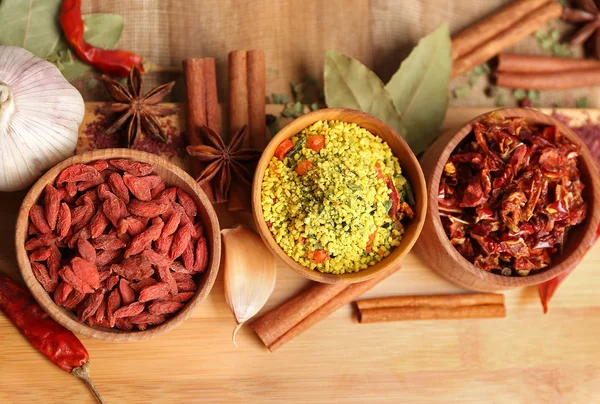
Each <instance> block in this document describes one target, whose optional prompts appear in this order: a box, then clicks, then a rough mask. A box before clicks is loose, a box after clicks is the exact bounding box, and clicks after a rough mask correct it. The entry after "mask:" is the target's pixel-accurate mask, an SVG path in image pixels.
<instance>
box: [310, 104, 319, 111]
mask: <svg viewBox="0 0 600 404" xmlns="http://www.w3.org/2000/svg"><path fill="white" fill-rule="evenodd" d="M318 109H319V104H317V103H316V102H313V103H312V104H310V110H311V111H316V110H318Z"/></svg>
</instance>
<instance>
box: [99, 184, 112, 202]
mask: <svg viewBox="0 0 600 404" xmlns="http://www.w3.org/2000/svg"><path fill="white" fill-rule="evenodd" d="M96 194H97V195H98V199H100V200H101V201H106V200H108V199H112V198H116V197H117V195H115V194H113V193H112V192H111V191H110V187H109V186H108V184H100V185H98V187H97V188H96Z"/></svg>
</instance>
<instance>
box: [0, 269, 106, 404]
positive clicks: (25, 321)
mask: <svg viewBox="0 0 600 404" xmlns="http://www.w3.org/2000/svg"><path fill="white" fill-rule="evenodd" d="M0 311H3V312H4V314H6V316H7V317H8V319H9V320H10V321H12V322H13V324H14V325H15V326H17V328H18V329H19V330H20V331H21V333H22V334H23V335H24V336H25V338H27V339H28V340H29V342H31V344H32V345H33V346H34V347H35V348H37V349H38V350H39V351H40V352H41V353H43V354H44V355H45V356H46V357H47V358H48V359H50V360H51V361H52V363H54V364H55V365H56V366H58V367H59V368H61V369H62V370H64V371H65V372H68V373H71V374H72V375H75V376H77V377H79V378H80V379H82V380H83V381H84V382H85V383H86V384H87V385H88V387H89V388H90V389H91V390H92V392H93V393H94V395H95V396H96V398H97V399H98V401H99V402H100V403H103V400H102V397H101V396H100V393H99V392H98V390H96V387H95V386H94V383H92V379H91V378H90V374H89V366H90V359H89V358H90V357H89V355H88V352H87V350H86V349H85V347H84V346H83V344H82V343H81V341H79V339H78V338H77V337H76V336H75V334H73V333H72V332H71V331H69V330H67V329H66V328H64V327H63V326H62V325H60V324H58V323H57V322H56V321H54V320H53V319H52V318H51V317H50V316H49V315H48V314H47V313H46V312H45V311H44V310H43V309H42V307H41V306H40V305H39V304H38V303H37V302H36V301H35V300H34V299H33V296H31V294H30V293H29V292H28V291H26V290H25V289H23V288H22V287H21V286H19V285H17V284H16V283H14V282H13V281H12V280H11V279H10V278H9V277H8V276H6V275H4V274H0Z"/></svg>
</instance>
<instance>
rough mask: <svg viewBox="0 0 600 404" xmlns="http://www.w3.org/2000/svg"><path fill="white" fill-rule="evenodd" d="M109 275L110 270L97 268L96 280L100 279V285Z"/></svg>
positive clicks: (110, 273)
mask: <svg viewBox="0 0 600 404" xmlns="http://www.w3.org/2000/svg"><path fill="white" fill-rule="evenodd" d="M111 275H112V271H111V270H110V268H108V269H106V267H104V268H98V279H100V283H102V282H104V281H105V280H106V279H108V277H109V276H111Z"/></svg>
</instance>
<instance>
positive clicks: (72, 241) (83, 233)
mask: <svg viewBox="0 0 600 404" xmlns="http://www.w3.org/2000/svg"><path fill="white" fill-rule="evenodd" d="M90 237H91V233H90V227H89V226H85V227H84V228H83V229H81V230H79V231H78V232H77V233H74V234H73V235H72V236H71V237H70V238H69V239H68V242H67V246H68V247H69V248H71V249H74V248H75V246H76V245H77V241H78V240H79V239H80V238H82V239H84V240H88V239H89V238H90Z"/></svg>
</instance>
